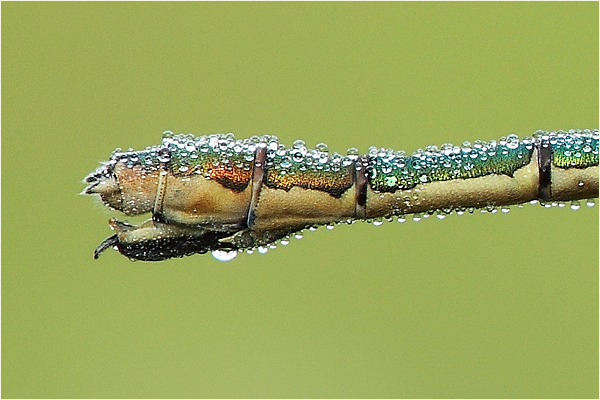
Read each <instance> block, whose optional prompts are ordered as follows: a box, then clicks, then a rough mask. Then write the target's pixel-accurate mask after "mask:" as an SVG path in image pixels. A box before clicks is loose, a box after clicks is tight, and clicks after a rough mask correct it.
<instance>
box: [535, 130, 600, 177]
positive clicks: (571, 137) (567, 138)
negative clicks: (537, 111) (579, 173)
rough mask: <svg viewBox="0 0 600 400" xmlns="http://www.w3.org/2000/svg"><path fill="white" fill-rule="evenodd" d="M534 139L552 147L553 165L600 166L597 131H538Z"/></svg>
mask: <svg viewBox="0 0 600 400" xmlns="http://www.w3.org/2000/svg"><path fill="white" fill-rule="evenodd" d="M534 137H535V138H536V139H538V140H540V141H541V142H542V146H548V145H550V146H552V151H553V159H552V163H553V164H554V165H555V166H557V167H559V168H587V167H591V166H594V165H598V130H597V129H596V130H593V131H591V130H589V129H585V130H575V129H572V130H570V131H568V132H564V131H558V132H544V131H537V132H536V133H535V134H534Z"/></svg>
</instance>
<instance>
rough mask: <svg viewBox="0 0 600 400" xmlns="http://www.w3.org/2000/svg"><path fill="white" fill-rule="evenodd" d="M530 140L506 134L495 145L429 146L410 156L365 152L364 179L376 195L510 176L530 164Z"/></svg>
mask: <svg viewBox="0 0 600 400" xmlns="http://www.w3.org/2000/svg"><path fill="white" fill-rule="evenodd" d="M532 151H533V140H532V139H531V138H525V139H523V140H519V138H518V137H517V136H516V135H509V136H508V137H507V138H503V139H501V140H500V141H499V142H496V141H495V140H492V141H490V142H483V141H476V142H475V143H474V144H473V145H471V144H470V143H468V142H465V143H463V145H462V146H453V145H450V144H444V145H442V148H441V149H438V148H437V147H435V146H429V147H427V148H426V149H425V150H424V151H423V150H417V151H416V152H415V153H414V154H413V155H412V156H406V155H405V154H404V153H403V152H393V151H391V150H386V149H377V148H374V147H372V148H371V149H369V161H370V165H369V166H368V167H367V179H368V180H369V183H370V185H371V188H372V189H373V190H375V191H378V192H395V191H396V190H407V189H411V188H413V187H415V186H416V185H418V184H421V183H428V182H436V181H448V180H452V179H469V178H478V177H481V176H485V175H490V174H498V175H500V174H501V175H508V176H512V175H513V174H514V172H515V171H516V170H517V169H519V168H522V167H523V166H525V165H527V164H528V163H529V162H530V161H531V154H532Z"/></svg>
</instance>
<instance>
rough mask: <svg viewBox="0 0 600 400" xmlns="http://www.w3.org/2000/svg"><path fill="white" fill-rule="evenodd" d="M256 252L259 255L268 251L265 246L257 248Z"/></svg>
mask: <svg viewBox="0 0 600 400" xmlns="http://www.w3.org/2000/svg"><path fill="white" fill-rule="evenodd" d="M257 250H258V252H259V253H260V254H265V253H266V252H267V251H269V249H268V248H267V247H265V246H258V248H257Z"/></svg>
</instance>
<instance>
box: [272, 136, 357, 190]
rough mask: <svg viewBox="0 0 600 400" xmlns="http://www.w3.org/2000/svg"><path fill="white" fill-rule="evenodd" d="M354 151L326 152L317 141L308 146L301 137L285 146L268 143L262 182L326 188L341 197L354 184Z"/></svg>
mask: <svg viewBox="0 0 600 400" xmlns="http://www.w3.org/2000/svg"><path fill="white" fill-rule="evenodd" d="M357 159H358V156H357V155H350V154H349V155H346V156H342V155H340V154H338V153H332V154H329V151H328V149H327V146H326V145H324V144H322V143H320V144H318V145H317V148H316V149H312V150H309V149H307V148H306V146H305V144H304V142H303V141H302V140H297V141H295V142H294V145H293V146H292V147H291V148H289V149H286V148H285V147H284V146H283V145H278V146H277V148H275V147H274V146H268V147H267V159H266V168H267V176H266V178H265V182H264V183H265V185H266V186H268V187H270V188H274V189H283V190H286V191H287V190H290V189H291V188H292V187H293V186H298V187H301V188H304V189H314V190H320V191H323V192H327V193H329V194H331V195H332V196H334V197H340V196H341V195H342V194H343V193H344V192H345V191H346V190H348V189H349V188H351V187H352V185H353V184H354V172H353V169H354V162H355V161H356V160H357Z"/></svg>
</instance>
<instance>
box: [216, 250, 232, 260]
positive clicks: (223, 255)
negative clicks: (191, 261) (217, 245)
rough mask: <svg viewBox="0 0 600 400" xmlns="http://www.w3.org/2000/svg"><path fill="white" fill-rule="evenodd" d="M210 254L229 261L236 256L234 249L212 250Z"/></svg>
mask: <svg viewBox="0 0 600 400" xmlns="http://www.w3.org/2000/svg"><path fill="white" fill-rule="evenodd" d="M212 255H213V257H214V258H216V259H217V260H219V261H231V260H233V259H234V258H236V257H237V255H238V252H237V251H235V250H231V251H225V250H213V251H212Z"/></svg>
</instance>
